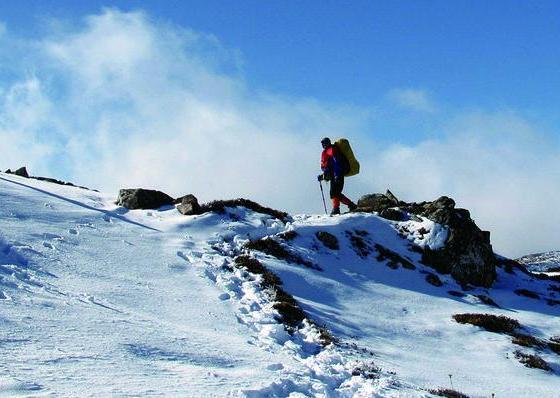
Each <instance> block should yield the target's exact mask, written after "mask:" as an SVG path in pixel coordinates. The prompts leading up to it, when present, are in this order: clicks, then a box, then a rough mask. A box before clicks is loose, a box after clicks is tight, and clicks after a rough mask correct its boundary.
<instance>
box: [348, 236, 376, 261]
mask: <svg viewBox="0 0 560 398" xmlns="http://www.w3.org/2000/svg"><path fill="white" fill-rule="evenodd" d="M368 235H369V233H368V232H367V231H361V230H357V231H354V232H352V231H346V236H348V239H350V244H351V245H352V248H353V249H354V251H355V252H356V254H357V255H358V256H360V257H361V258H366V257H367V256H369V255H370V254H371V253H372V252H373V248H372V247H371V246H370V245H369V243H368V242H367V241H366V240H365V238H366V237H367V236H368Z"/></svg>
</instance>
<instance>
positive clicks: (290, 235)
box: [277, 231, 298, 242]
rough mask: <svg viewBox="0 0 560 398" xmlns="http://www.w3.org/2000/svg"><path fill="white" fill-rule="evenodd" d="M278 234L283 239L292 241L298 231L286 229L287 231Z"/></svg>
mask: <svg viewBox="0 0 560 398" xmlns="http://www.w3.org/2000/svg"><path fill="white" fill-rule="evenodd" d="M277 236H278V237H279V238H280V239H282V240H285V241H288V242H291V241H293V240H294V239H295V238H297V236H298V233H297V232H296V231H286V232H282V233H279V234H278V235H277Z"/></svg>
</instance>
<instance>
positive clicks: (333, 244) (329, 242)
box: [315, 231, 340, 250]
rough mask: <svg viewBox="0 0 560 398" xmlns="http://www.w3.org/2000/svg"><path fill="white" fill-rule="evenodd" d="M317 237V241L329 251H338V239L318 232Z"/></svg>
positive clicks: (323, 232) (329, 234)
mask: <svg viewBox="0 0 560 398" xmlns="http://www.w3.org/2000/svg"><path fill="white" fill-rule="evenodd" d="M315 236H316V237H317V239H318V240H319V241H320V242H321V243H322V244H323V245H324V246H325V247H326V248H328V249H331V250H338V249H339V248H340V247H339V245H338V239H337V238H336V236H334V235H333V234H331V233H328V232H325V231H318V232H317V233H316V234H315Z"/></svg>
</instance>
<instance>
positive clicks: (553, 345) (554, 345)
mask: <svg viewBox="0 0 560 398" xmlns="http://www.w3.org/2000/svg"><path fill="white" fill-rule="evenodd" d="M550 340H551V341H549V342H548V343H547V346H548V348H550V350H551V351H553V352H555V353H556V354H558V355H560V342H558V340H556V341H554V340H553V338H552V339H550Z"/></svg>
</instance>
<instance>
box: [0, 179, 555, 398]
mask: <svg viewBox="0 0 560 398" xmlns="http://www.w3.org/2000/svg"><path fill="white" fill-rule="evenodd" d="M113 200H114V199H113V198H112V197H110V196H108V195H103V194H98V193H95V192H91V191H86V190H81V189H77V188H72V187H64V186H57V185H53V184H48V183H44V182H39V181H32V180H26V179H22V178H18V177H14V176H6V175H3V174H1V175H0V222H1V224H0V225H1V227H0V309H1V311H0V358H3V360H2V361H0V370H1V375H0V396H7V397H12V396H30V397H32V396H53V397H54V396H56V397H74V396H84V397H88V396H92V397H94V396H95V397H97V396H118V397H131V396H147V397H150V396H192V397H206V396H208V397H221V396H245V397H292V398H294V397H411V396H412V397H414V396H430V394H429V392H428V391H427V390H429V389H432V388H437V387H447V388H449V387H450V386H449V376H448V375H449V374H452V378H453V383H454V387H455V388H456V389H457V390H459V391H462V392H464V393H467V394H468V395H469V396H474V397H477V396H490V395H491V393H495V394H496V397H500V396H516V397H534V396H539V397H540V396H542V397H548V396H550V397H553V396H556V395H555V394H557V391H558V372H559V371H560V369H559V368H560V361H559V357H558V355H557V354H554V353H553V352H551V351H550V350H540V351H539V350H537V351H536V350H534V349H530V348H528V349H527V348H523V347H519V346H515V345H512V343H511V338H510V337H509V336H506V335H501V334H496V333H490V332H486V331H484V330H482V329H480V328H478V327H474V326H471V325H461V324H458V323H456V322H455V321H453V319H452V315H453V314H456V313H466V312H479V313H492V314H503V315H507V316H510V317H512V318H515V319H517V320H519V321H520V322H521V324H522V325H523V326H524V328H525V329H524V330H523V332H524V333H530V334H532V335H534V336H537V337H539V338H543V339H547V338H550V337H552V336H558V335H560V321H559V318H558V315H559V314H560V311H559V307H558V306H550V305H547V304H546V303H545V301H544V300H542V299H541V300H535V299H530V298H527V297H523V296H519V295H517V294H514V293H513V291H514V290H515V289H527V290H531V291H535V292H537V293H538V294H539V295H540V296H541V297H554V294H555V292H554V291H550V290H549V289H548V287H549V282H545V281H534V280H533V279H531V278H529V277H525V276H523V275H510V274H507V273H506V272H503V271H502V270H500V271H499V275H498V281H497V283H496V285H495V286H494V287H493V288H492V289H474V290H471V291H466V292H462V294H463V295H462V297H454V296H451V295H449V294H448V291H461V288H460V287H459V286H457V284H456V283H455V282H454V281H453V280H452V279H451V278H450V277H448V276H442V275H440V278H441V280H442V281H443V283H444V285H443V286H442V287H439V288H438V287H435V286H432V285H430V284H428V283H426V281H425V276H426V274H425V272H433V270H430V269H429V268H427V267H426V266H424V265H423V264H422V263H421V262H420V255H419V254H418V253H417V252H415V251H414V250H412V246H411V245H414V246H420V247H425V246H427V247H430V248H432V249H435V248H437V247H441V245H442V244H443V242H444V241H445V238H446V236H447V231H446V229H445V228H444V227H442V226H439V225H438V224H435V223H433V222H431V221H429V220H426V219H421V220H420V221H412V220H411V221H406V222H402V223H398V222H390V221H387V220H384V219H381V218H379V217H376V216H374V215H362V214H349V215H345V216H342V217H332V218H331V217H324V216H305V215H302V216H295V217H294V218H293V221H292V222H290V223H287V224H286V225H284V224H283V223H281V222H280V221H278V220H274V219H272V218H271V217H269V216H266V215H262V214H257V213H254V212H252V211H248V210H246V209H244V208H235V209H228V211H227V212H226V213H224V214H205V215H202V216H193V217H185V216H182V215H180V214H179V213H178V212H177V211H176V210H174V209H172V208H171V209H162V210H159V211H157V210H154V211H127V210H126V209H123V208H118V207H116V206H115V205H114V204H113V203H112V201H113ZM286 231H294V232H295V233H297V236H296V238H295V239H294V240H293V241H290V242H285V241H281V240H278V237H277V235H278V234H279V233H282V232H286ZM319 231H326V232H329V233H330V234H332V235H333V236H335V237H336V239H337V240H338V242H339V244H340V248H339V250H332V249H328V248H327V247H325V246H324V245H323V244H322V243H321V242H320V241H318V240H317V237H316V233H317V232H319ZM267 236H269V237H272V238H273V239H277V240H278V241H279V242H281V244H282V245H284V246H285V247H287V248H288V249H289V250H292V251H293V252H294V253H297V254H298V255H300V256H301V257H303V258H305V259H308V260H310V261H312V262H313V263H314V264H316V265H318V266H320V268H321V269H322V270H321V271H319V270H317V269H310V268H305V267H303V266H300V265H294V264H290V263H287V262H286V261H283V260H279V259H276V258H273V257H270V256H268V255H265V254H263V253H260V252H251V253H249V254H250V255H252V256H254V257H255V258H257V259H258V260H259V261H261V262H262V263H263V264H264V265H265V266H266V267H267V268H268V269H269V270H271V271H273V272H274V273H275V274H277V275H278V276H280V278H281V279H282V282H283V289H284V290H286V291H287V292H288V293H290V294H292V295H293V296H294V297H295V298H296V300H297V301H298V303H299V304H300V305H301V307H302V308H303V309H304V310H305V311H306V313H307V314H308V315H309V316H310V318H311V319H312V320H313V321H314V323H315V324H318V325H325V326H326V327H327V328H328V329H329V331H330V332H331V333H332V334H333V335H334V336H335V338H337V340H338V344H336V345H334V344H333V345H329V346H327V347H323V346H322V345H321V344H320V338H319V332H318V329H317V327H316V326H314V325H313V324H311V323H307V322H305V323H304V325H303V326H302V327H301V328H300V329H298V330H296V331H295V332H293V333H292V334H290V333H288V332H287V331H286V330H285V328H284V326H283V325H281V324H280V323H279V322H278V321H277V318H278V314H277V312H276V310H275V309H274V308H273V302H272V300H271V295H270V292H268V291H266V289H265V290H263V289H262V288H261V287H260V283H259V278H260V277H259V276H258V275H254V274H251V273H249V272H247V271H245V270H243V269H240V268H237V267H235V266H234V265H233V258H234V256H235V255H237V254H239V253H245V252H246V249H244V247H243V246H244V244H245V243H246V242H247V241H248V240H249V239H251V240H254V239H260V238H263V237H267ZM352 236H353V237H360V239H361V240H362V241H363V242H365V244H366V245H367V246H368V247H370V248H372V247H374V246H375V245H376V244H378V245H381V246H383V247H384V248H387V249H389V250H391V251H392V252H394V253H396V254H397V255H398V256H401V257H402V258H403V259H406V260H407V261H409V262H411V263H412V264H414V266H415V267H416V269H415V270H410V269H405V268H403V267H402V266H398V267H397V268H398V269H393V268H390V267H388V266H387V265H388V261H387V260H378V259H377V254H378V253H377V252H376V250H375V249H372V250H371V252H370V253H368V254H367V255H364V254H363V253H360V252H359V251H358V250H357V249H356V247H355V243H354V244H353V243H352V242H353V241H352V239H351V237H352ZM354 242H355V241H354ZM480 294H484V295H487V296H490V297H491V298H492V299H493V300H494V301H496V302H497V303H498V305H500V306H501V307H502V308H495V307H492V306H488V305H486V304H484V303H483V302H482V301H481V300H480V298H478V297H477V295H480ZM516 349H522V351H524V352H535V353H537V352H538V354H539V355H540V356H542V357H543V358H544V359H545V360H546V361H547V362H548V363H549V364H550V365H551V366H552V367H553V371H552V372H544V371H540V370H536V369H529V368H526V367H524V366H523V365H522V364H520V363H519V362H518V361H517V360H516V359H515V358H514V355H513V352H514V351H515V350H516ZM358 369H359V370H360V371H359V372H358V371H357V370H358ZM358 374H361V375H358ZM368 374H369V375H371V378H368V377H365V376H364V375H366V376H367V375H368Z"/></svg>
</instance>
